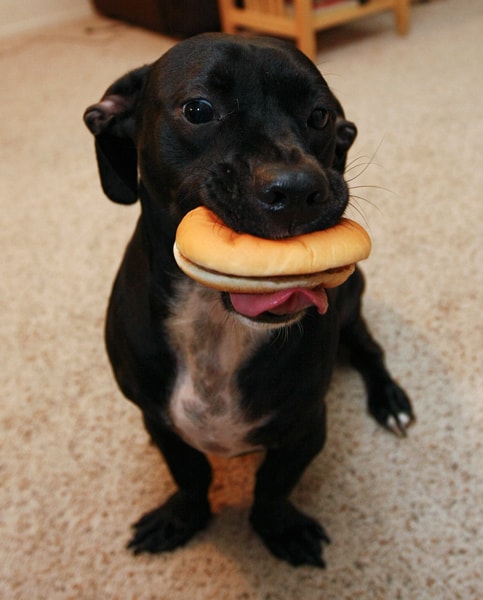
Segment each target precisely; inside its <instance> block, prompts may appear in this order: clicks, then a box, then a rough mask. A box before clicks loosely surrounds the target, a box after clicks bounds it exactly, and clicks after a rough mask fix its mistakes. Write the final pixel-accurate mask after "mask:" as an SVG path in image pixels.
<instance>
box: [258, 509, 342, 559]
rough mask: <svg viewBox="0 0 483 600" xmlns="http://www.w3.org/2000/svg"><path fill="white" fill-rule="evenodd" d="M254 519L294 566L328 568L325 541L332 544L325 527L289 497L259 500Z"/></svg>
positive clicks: (275, 549) (278, 553)
mask: <svg viewBox="0 0 483 600" xmlns="http://www.w3.org/2000/svg"><path fill="white" fill-rule="evenodd" d="M250 522H251V524H252V526H253V528H254V529H255V531H256V532H257V533H258V535H259V536H260V537H261V538H262V540H263V542H264V543H265V545H266V546H267V548H268V549H269V550H270V552H272V554H274V555H275V556H276V557H277V558H280V559H282V560H285V561H287V562H288V563H290V564H291V565H293V566H300V565H312V566H315V567H321V568H325V562H324V560H323V558H322V549H323V547H322V545H323V544H330V539H329V537H328V536H327V534H326V533H325V531H324V529H323V528H322V527H321V525H319V524H318V523H317V521H315V520H314V519H312V518H310V517H308V516H307V515H304V514H303V513H301V512H299V511H298V510H297V509H296V508H295V507H294V506H293V505H292V504H290V502H288V501H287V500H284V501H281V502H276V503H275V502H270V503H258V504H257V503H256V504H255V505H254V507H253V509H252V513H251V515H250Z"/></svg>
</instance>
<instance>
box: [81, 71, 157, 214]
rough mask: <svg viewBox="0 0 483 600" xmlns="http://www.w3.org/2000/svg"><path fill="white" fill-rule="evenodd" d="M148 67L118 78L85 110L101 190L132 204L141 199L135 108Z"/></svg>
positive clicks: (116, 200)
mask: <svg viewBox="0 0 483 600" xmlns="http://www.w3.org/2000/svg"><path fill="white" fill-rule="evenodd" d="M149 69H150V65H147V66H144V67H141V68H139V69H136V70H134V71H131V72H130V73H128V74H127V75H124V77H121V78H120V79H118V80H117V81H116V82H115V83H113V84H112V85H111V86H110V87H109V88H108V90H107V91H106V93H105V94H104V96H103V97H102V99H101V101H100V102H98V103H97V104H93V105H92V106H89V108H88V109H87V110H86V111H85V113H84V122H85V124H86V125H87V127H88V128H89V130H90V131H91V133H93V134H94V135H95V138H96V156H97V164H98V166H99V175H100V178H101V184H102V189H103V190H104V193H105V194H106V196H107V197H108V198H110V199H111V200H113V201H114V202H120V203H121V204H133V203H134V202H136V200H137V198H138V173H137V152H136V146H135V142H134V136H135V132H136V112H137V111H136V109H137V106H138V102H139V98H140V96H141V92H142V90H143V88H144V82H145V80H146V76H147V74H148V72H149Z"/></svg>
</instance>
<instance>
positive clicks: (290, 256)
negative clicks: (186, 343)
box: [174, 207, 371, 293]
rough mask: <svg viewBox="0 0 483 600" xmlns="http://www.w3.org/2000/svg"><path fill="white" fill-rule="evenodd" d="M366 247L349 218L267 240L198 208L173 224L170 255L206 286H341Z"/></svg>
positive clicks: (258, 289)
mask: <svg viewBox="0 0 483 600" xmlns="http://www.w3.org/2000/svg"><path fill="white" fill-rule="evenodd" d="M370 250H371V241H370V238H369V236H368V234H367V232H366V231H365V230H364V229H363V228H362V227H361V226H360V225H359V224H358V223H356V222H354V221H351V220H350V219H345V218H343V219H342V220H341V221H340V222H339V223H338V224H337V225H335V226H334V227H332V228H330V229H326V230H324V231H316V232H313V233H308V234H304V235H300V236H297V237H293V238H286V239H282V240H268V239H265V238H259V237H256V236H253V235H249V234H245V233H236V232H235V231H233V230H232V229H230V228H229V227H227V226H226V225H225V224H224V223H223V222H222V221H221V220H220V219H219V218H218V217H217V216H216V215H215V214H214V213H213V212H212V211H210V210H209V209H207V208H205V207H198V208H196V209H194V210H192V211H191V212H189V213H188V214H187V215H186V216H185V217H184V219H183V220H182V221H181V223H180V225H179V227H178V230H177V233H176V242H175V245H174V256H175V259H176V262H177V263H178V265H179V267H180V268H181V269H182V270H183V271H184V272H185V273H186V274H187V275H188V276H190V277H192V278H193V279H195V280H197V281H199V282H200V283H203V284H204V285H206V286H208V287H212V288H215V289H218V290H222V291H227V292H244V293H266V292H271V291H275V290H281V289H288V288H294V287H305V288H315V287H317V286H323V287H336V286H338V285H341V284H342V283H343V282H344V281H345V280H346V279H347V278H348V277H349V276H350V275H351V274H352V272H353V271H354V268H355V263H356V262H358V261H360V260H363V259H365V258H367V257H368V256H369V253H370Z"/></svg>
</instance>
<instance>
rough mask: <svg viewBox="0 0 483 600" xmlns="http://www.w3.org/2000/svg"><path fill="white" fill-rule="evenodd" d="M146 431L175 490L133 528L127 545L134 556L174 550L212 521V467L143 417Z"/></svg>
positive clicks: (191, 449) (193, 451)
mask: <svg viewBox="0 0 483 600" xmlns="http://www.w3.org/2000/svg"><path fill="white" fill-rule="evenodd" d="M145 424H146V428H147V430H148V432H149V434H150V435H151V438H152V440H153V442H154V443H155V444H156V445H157V446H158V447H159V448H160V450H161V452H162V454H163V456H164V458H165V460H166V462H167V464H168V467H169V469H170V471H171V473H172V475H173V478H174V480H175V482H176V483H177V485H178V490H177V491H176V492H175V493H174V494H173V495H172V496H171V497H170V498H169V499H168V500H167V501H166V502H165V503H164V504H163V505H161V506H160V507H159V508H156V509H154V510H153V511H151V512H148V513H147V514H145V515H144V516H143V517H141V519H140V520H139V521H138V522H137V523H135V524H134V526H133V528H134V536H133V538H132V539H131V541H130V542H129V543H128V548H130V549H131V550H132V551H133V552H134V553H135V554H140V553H141V552H149V553H159V552H165V551H168V550H174V549H175V548H177V547H178V546H182V545H183V544H185V543H186V542H187V541H188V540H190V539H191V538H192V537H193V536H194V535H195V534H196V533H197V532H198V531H200V530H201V529H203V528H204V527H205V526H206V525H207V523H208V521H209V520H210V517H211V510H210V505H209V502H208V489H209V487H210V483H211V467H210V464H209V462H208V460H207V459H206V458H205V456H204V455H203V454H201V453H200V452H198V451H197V450H195V449H193V448H191V446H188V445H187V444H185V443H184V442H183V441H182V440H181V439H179V438H178V437H177V436H176V435H175V434H173V433H171V432H170V431H168V430H167V429H165V428H164V427H161V426H160V425H159V424H158V423H156V422H154V421H151V420H149V418H146V417H145Z"/></svg>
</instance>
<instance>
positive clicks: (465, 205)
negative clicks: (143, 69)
mask: <svg viewBox="0 0 483 600" xmlns="http://www.w3.org/2000/svg"><path fill="white" fill-rule="evenodd" d="M482 30H483V4H482V3H481V0H433V1H432V2H430V3H427V4H417V5H415V6H414V9H413V13H412V28H411V33H410V35H409V36H408V37H407V38H398V37H397V36H396V35H395V34H394V32H393V29H392V19H391V17H390V16H389V15H382V16H379V17H374V18H370V19H368V20H365V21H364V22H359V23H357V24H354V25H352V26H350V27H346V28H342V29H338V30H335V31H331V32H327V33H325V34H323V35H321V36H320V50H321V52H320V63H321V65H322V70H323V72H324V73H326V74H327V76H328V79H329V82H330V83H331V84H332V86H333V87H334V89H335V90H336V92H337V93H338V94H339V96H340V98H341V100H342V101H343V103H344V106H345V107H346V110H347V113H348V115H349V116H350V117H351V118H353V119H355V120H356V122H357V123H358V125H359V130H360V136H359V139H358V142H357V145H356V148H355V149H354V151H353V153H352V158H353V159H354V164H353V168H352V169H351V170H350V172H349V176H350V177H351V178H352V182H351V185H352V188H353V194H354V195H355V196H361V197H362V199H359V200H357V201H355V202H354V204H355V205H356V209H357V211H356V212H360V213H362V214H363V216H364V218H365V220H366V222H367V224H368V226H369V228H370V231H371V233H372V236H373V239H374V253H373V256H372V258H371V259H370V260H369V262H368V263H367V264H366V266H365V271H366V273H367V274H368V275H369V288H368V292H367V298H366V314H367V316H368V318H369V319H370V321H371V323H372V327H373V329H374V331H375V332H376V334H377V336H378V337H379V338H380V339H381V340H382V342H383V343H384V345H385V347H386V349H387V353H388V362H389V364H390V366H391V368H392V370H393V372H394V373H395V375H396V376H397V377H398V378H399V380H400V381H401V382H403V384H404V385H405V387H406V388H407V390H408V391H409V392H410V394H411V396H412V398H413V401H414V404H415V407H416V410H417V414H418V419H419V420H418V423H417V425H416V426H415V428H414V429H413V430H412V431H411V434H410V436H409V437H408V439H406V440H403V441H401V440H398V439H396V438H394V437H392V436H391V435H389V434H387V433H385V432H383V431H381V430H380V429H378V428H377V427H376V426H375V424H374V423H373V422H372V421H371V420H370V419H369V418H368V417H367V416H366V414H365V411H364V399H363V390H362V386H361V382H360V379H359V377H358V376H357V375H356V374H355V373H353V372H352V371H349V370H345V369H340V370H338V372H337V374H336V377H335V380H334V384H333V387H332V390H331V393H330V397H329V399H328V404H329V423H330V425H329V439H328V443H327V446H326V449H325V451H324V452H323V453H322V454H321V455H320V457H319V458H318V459H317V460H316V461H315V462H314V463H313V465H312V466H311V468H310V469H309V470H308V471H307V473H306V474H305V476H304V478H303V480H302V482H301V484H300V485H299V487H298V488H297V491H296V492H295V494H294V500H295V501H296V503H297V504H298V505H300V506H302V507H304V509H305V510H307V511H309V512H310V513H311V514H314V515H316V516H317V517H318V518H319V519H320V520H321V522H322V523H323V524H324V526H325V527H326V528H327V530H328V532H329V533H330V535H331V537H332V539H333V543H332V545H331V546H330V547H329V548H328V549H327V551H326V558H327V561H328V569H327V570H326V571H319V570H315V569H311V568H305V567H304V568H300V569H292V568H290V567H288V566H286V565H285V564H283V563H280V562H278V561H277V560H275V559H274V558H272V557H271V556H270V555H268V553H267V552H266V551H265V549H264V548H263V547H262V545H261V543H260V542H259V540H258V539H257V537H256V536H255V535H254V534H253V533H252V531H251V529H250V527H249V525H248V522H247V514H248V506H249V502H250V495H251V486H252V470H253V464H252V461H251V460H250V459H240V460H238V459H235V460H232V461H229V462H224V461H217V466H218V470H217V478H216V482H215V485H214V488H213V494H212V499H213V504H214V506H215V508H216V511H217V513H218V516H217V518H216V519H215V520H214V521H213V523H212V525H211V526H210V527H209V529H208V530H207V531H206V532H204V533H203V534H201V535H200V536H199V537H198V538H197V539H195V540H194V541H193V542H192V543H190V544H189V545H188V546H187V547H186V548H184V549H182V550H180V551H176V552H174V553H172V554H168V555H164V556H159V557H152V556H140V557H137V558H134V557H133V556H131V554H130V553H129V552H127V551H126V550H125V549H124V544H125V542H126V541H127V539H128V536H129V525H130V523H131V522H132V521H134V520H135V519H136V518H137V517H138V516H139V515H140V514H141V513H142V512H143V511H145V510H147V509H150V508H153V507H155V506H156V505H158V504H159V503H160V502H161V500H162V499H163V498H164V497H165V496H166V495H167V494H168V493H169V492H170V491H171V490H172V483H171V481H170V479H169V476H168V473H167V471H166V468H165V466H164V464H163V461H162V459H161V458H160V457H159V456H158V454H157V453H156V451H155V450H154V449H153V448H152V447H150V446H149V444H148V440H147V436H146V435H145V433H144V431H143V428H142V426H141V422H140V416H139V413H138V411H137V409H136V408H135V407H133V406H131V405H130V404H129V403H128V402H127V401H125V400H124V399H123V398H122V397H121V395H120V393H119V392H118V391H117V389H116V386H115V384H114V381H113V379H112V377H111V373H110V370H109V367H108V364H107V361H106V357H105V354H104V348H103V340H102V326H103V317H104V310H105V305H106V300H107V296H108V294H109V290H110V285H111V282H112V279H113V276H114V272H115V270H116V268H117V265H118V262H119V259H120V256H121V253H122V251H123V248H124V245H125V243H126V241H127V238H128V235H129V233H130V231H131V229H132V227H133V224H134V221H135V219H136V215H137V211H138V208H137V207H130V208H122V207H119V206H117V205H114V204H112V203H109V201H108V200H107V199H105V198H104V197H103V195H102V193H101V190H100V186H99V183H98V181H97V174H96V166H95V164H94V155H93V147H92V139H91V138H90V136H89V134H88V132H87V130H85V129H84V126H83V124H82V121H81V115H82V112H83V110H84V108H85V107H86V106H87V105H88V104H89V103H91V102H93V101H95V100H97V99H98V98H99V96H100V95H101V93H102V92H103V90H104V89H105V87H107V85H108V84H109V83H110V82H111V80H113V79H114V78H115V77H117V76H118V75H120V74H121V73H123V72H124V71H125V70H127V69H129V68H131V67H135V66H138V65H140V64H142V63H145V62H149V61H151V60H153V59H154V58H155V57H157V55H159V54H160V53H162V52H163V51H165V50H166V49H167V48H168V47H169V46H170V44H171V43H172V41H170V40H166V39H163V38H162V37H159V36H156V35H154V34H151V33H147V32H145V31H140V30H136V29H132V28H129V27H126V26H124V25H113V24H111V23H110V22H107V21H104V20H101V19H92V21H90V22H89V23H84V22H83V23H75V24H72V25H68V26H66V27H63V28H60V27H59V28H57V29H56V30H54V31H50V32H45V33H43V32H41V33H36V34H35V35H30V36H22V37H15V38H10V39H8V40H3V41H2V42H1V43H0V71H1V73H2V76H1V79H2V83H1V92H0V106H1V112H0V115H1V121H0V132H1V138H0V139H1V145H0V172H1V181H0V186H1V187H0V194H1V196H0V197H1V202H2V212H1V216H0V219H1V226H0V252H1V254H0V255H1V275H0V278H1V279H0V280H1V298H0V319H1V321H0V327H1V329H0V331H1V338H2V343H1V350H0V351H1V358H0V362H1V390H2V401H1V404H0V422H1V454H0V486H1V488H0V504H1V507H0V508H1V510H0V524H1V525H0V526H1V530H0V597H1V598H2V599H3V598H5V599H8V600H10V599H29V600H30V599H45V600H57V599H72V600H74V599H76V600H77V599H82V600H84V599H85V600H97V599H99V600H104V599H109V600H110V599H119V600H125V599H139V600H147V599H156V600H164V599H166V600H168V599H170V600H171V599H176V600H178V599H179V600H258V599H260V600H269V599H270V600H293V599H294V598H296V599H300V600H312V599H315V600H349V599H350V600H353V599H362V600H366V599H367V600H394V599H402V600H424V599H426V598H431V599H435V600H436V599H437V600H455V599H461V600H478V599H480V598H482V597H483V583H482V573H483V533H482V529H483V451H482V439H483V374H482V365H483V360H482V354H483V353H482V348H483V329H482V317H481V312H482V306H483V275H482V263H483V252H482V249H481V248H482V243H483V235H482V234H483V226H482V222H483V203H482V202H481V193H482V172H483V171H482V168H481V160H482V137H483V114H482V95H483V89H482V70H481V65H482V59H483V53H482V51H483V38H482V33H481V32H482ZM371 157H373V158H372V160H371V164H370V166H368V168H367V169H366V168H365V166H364V165H366V163H367V162H368V160H369V158H371ZM361 186H362V187H361ZM372 186H376V187H372ZM382 188H384V189H382Z"/></svg>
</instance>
